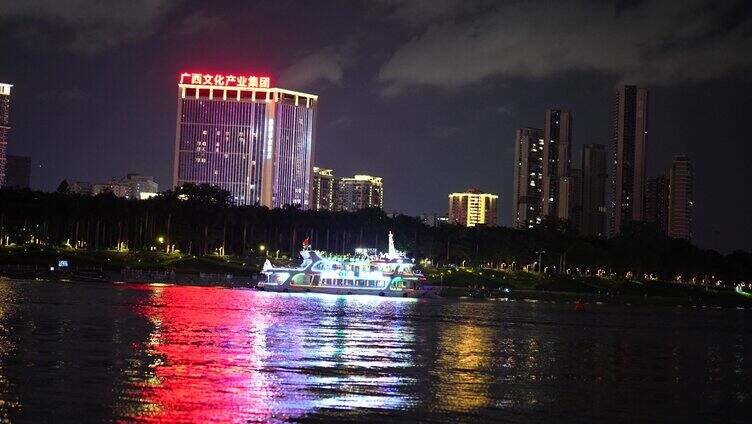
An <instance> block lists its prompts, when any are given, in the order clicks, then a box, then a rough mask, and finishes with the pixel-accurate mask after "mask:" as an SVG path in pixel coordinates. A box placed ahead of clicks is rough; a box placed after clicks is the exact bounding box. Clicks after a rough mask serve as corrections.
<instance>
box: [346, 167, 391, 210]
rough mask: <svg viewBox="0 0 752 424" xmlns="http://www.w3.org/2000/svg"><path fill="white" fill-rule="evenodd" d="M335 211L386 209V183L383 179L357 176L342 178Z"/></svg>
mask: <svg viewBox="0 0 752 424" xmlns="http://www.w3.org/2000/svg"><path fill="white" fill-rule="evenodd" d="M335 199H337V200H335V203H336V205H335V209H336V210H340V211H345V212H354V211H357V210H360V209H367V208H381V209H383V208H384V183H383V182H382V179H381V177H373V176H371V175H356V176H354V177H352V178H342V179H341V180H340V182H339V196H337V198H335Z"/></svg>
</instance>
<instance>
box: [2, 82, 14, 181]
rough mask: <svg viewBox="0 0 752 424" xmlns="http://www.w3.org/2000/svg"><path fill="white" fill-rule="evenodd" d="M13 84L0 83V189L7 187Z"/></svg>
mask: <svg viewBox="0 0 752 424" xmlns="http://www.w3.org/2000/svg"><path fill="white" fill-rule="evenodd" d="M11 87H13V86H12V85H11V84H2V83H0V187H3V186H4V185H5V166H6V164H5V161H6V157H5V155H6V152H7V149H8V135H9V134H10V89H11Z"/></svg>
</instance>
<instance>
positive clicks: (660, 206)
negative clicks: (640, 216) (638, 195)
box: [645, 175, 669, 234]
mask: <svg viewBox="0 0 752 424" xmlns="http://www.w3.org/2000/svg"><path fill="white" fill-rule="evenodd" d="M668 203H669V184H668V178H667V177H666V176H665V175H659V176H656V177H650V178H648V180H647V185H646V187H645V222H649V223H651V224H655V225H656V226H657V227H658V228H659V229H660V230H661V232H662V233H664V234H668Z"/></svg>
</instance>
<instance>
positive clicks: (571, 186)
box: [558, 168, 582, 230]
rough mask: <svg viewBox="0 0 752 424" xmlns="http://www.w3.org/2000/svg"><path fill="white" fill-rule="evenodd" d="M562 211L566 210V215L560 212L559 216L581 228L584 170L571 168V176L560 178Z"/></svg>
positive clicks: (576, 227) (575, 227) (575, 228)
mask: <svg viewBox="0 0 752 424" xmlns="http://www.w3.org/2000/svg"><path fill="white" fill-rule="evenodd" d="M558 209H559V210H560V211H566V217H564V216H563V214H561V213H560V214H559V216H558V218H559V219H561V220H567V221H569V226H570V227H571V228H572V229H574V230H579V228H580V219H581V217H582V170H581V169H574V168H572V169H570V170H569V176H566V177H562V178H561V179H559V205H558Z"/></svg>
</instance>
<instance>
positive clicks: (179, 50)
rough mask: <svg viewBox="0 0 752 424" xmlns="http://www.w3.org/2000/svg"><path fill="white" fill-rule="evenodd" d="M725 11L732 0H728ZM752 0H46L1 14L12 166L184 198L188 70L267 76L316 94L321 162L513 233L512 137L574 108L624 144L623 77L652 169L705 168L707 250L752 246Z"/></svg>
mask: <svg viewBox="0 0 752 424" xmlns="http://www.w3.org/2000/svg"><path fill="white" fill-rule="evenodd" d="M716 3H719V4H716ZM751 15H752V4H750V2H744V1H739V2H733V1H726V2H713V1H699V0H698V1H683V2H676V1H667V2H650V3H648V2H644V3H643V2H639V1H628V2H587V1H579V2H546V1H530V2H493V1H447V0H427V1H400V0H391V1H390V0H384V1H345V0H343V1H280V0H277V1H260V2H250V1H248V2H246V1H243V2H240V1H237V2H229V1H212V2H191V1H177V0H161V1H156V0H155V1H150V0H141V1H100V2H94V1H91V2H89V1H84V0H39V1H28V0H27V1H17V2H14V1H2V2H0V82H6V83H11V84H13V85H14V88H13V92H12V105H11V123H12V126H13V129H12V133H11V138H10V143H9V153H11V154H20V155H29V156H32V158H33V163H34V169H33V171H32V185H33V188H37V189H44V190H54V189H55V188H56V187H57V185H58V184H59V182H60V181H61V180H62V179H63V178H67V179H68V180H69V181H72V180H83V181H98V180H105V179H108V178H111V177H117V178H121V177H124V176H125V174H126V173H128V172H138V173H142V174H147V175H153V176H154V177H155V178H156V179H157V180H158V182H159V183H160V186H161V189H167V188H169V185H170V183H171V176H172V161H173V149H174V142H175V113H176V106H177V101H176V97H177V80H178V74H179V73H180V72H182V71H188V72H190V71H193V72H215V73H228V74H231V73H235V74H238V73H245V74H268V75H270V76H271V77H272V85H274V86H278V87H284V88H290V89H298V90H301V91H306V92H309V93H313V94H318V95H319V96H320V98H319V100H320V103H319V115H318V129H317V131H318V133H317V140H316V145H315V163H316V164H317V165H318V166H322V167H328V168H334V170H335V174H336V175H339V176H348V175H352V174H354V173H368V174H373V175H378V176H383V177H384V181H385V208H386V210H387V211H389V212H402V213H407V214H419V213H433V212H438V213H446V208H447V194H448V193H450V192H453V191H459V190H464V189H465V188H467V187H478V188H480V189H482V190H485V191H490V192H494V193H498V194H499V195H500V204H499V214H500V221H501V224H503V225H510V224H511V209H512V199H511V194H512V178H513V173H512V163H513V160H514V153H513V146H514V132H515V130H516V129H517V128H518V127H522V126H534V127H538V128H541V127H542V125H543V119H544V111H545V109H546V108H549V107H554V108H563V109H569V110H571V111H572V113H573V121H574V122H573V140H574V149H573V155H572V159H573V165H574V166H577V167H578V166H579V161H580V159H579V152H580V149H579V146H580V145H581V144H584V143H602V144H606V145H607V146H608V145H610V128H611V119H612V105H613V96H614V95H613V93H614V90H615V87H616V86H617V85H618V84H623V83H628V84H638V85H644V86H646V87H648V88H649V89H650V96H651V98H650V115H649V121H650V122H649V134H648V144H649V148H648V152H649V153H648V154H649V157H648V170H649V174H650V175H654V174H656V173H658V172H661V171H663V170H664V169H666V168H667V167H668V166H669V164H670V162H671V159H672V157H673V156H674V155H676V154H688V155H689V156H690V157H691V158H692V160H693V161H694V166H695V209H694V233H695V237H694V241H695V242H696V243H697V244H698V245H700V246H701V247H708V248H716V249H720V250H721V251H724V252H728V251H731V250H734V249H745V250H749V249H750V244H751V243H750V239H752V196H751V195H750V188H749V187H750V182H751V181H752V171H751V169H752V165H751V164H750V158H752V143H751V142H752V139H751V138H750V131H749V128H750V121H751V120H752V107H751V106H750V100H751V99H752V79H750V70H751V69H752V66H751V65H752V18H751Z"/></svg>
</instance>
